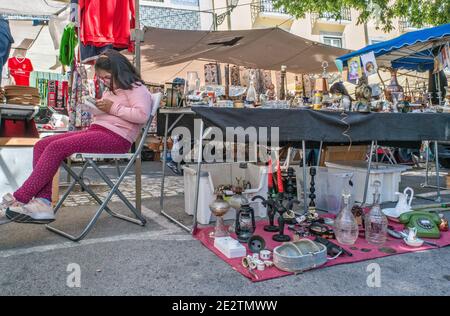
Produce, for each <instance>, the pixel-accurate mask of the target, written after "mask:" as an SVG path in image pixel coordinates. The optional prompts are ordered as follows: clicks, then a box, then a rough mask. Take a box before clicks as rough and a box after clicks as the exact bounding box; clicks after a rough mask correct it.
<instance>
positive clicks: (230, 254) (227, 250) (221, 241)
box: [214, 237, 247, 259]
mask: <svg viewBox="0 0 450 316" xmlns="http://www.w3.org/2000/svg"><path fill="white" fill-rule="evenodd" d="M214 247H216V249H218V250H219V251H220V252H221V253H223V254H224V255H225V256H226V257H227V258H228V259H233V258H240V257H245V255H246V254H247V250H246V249H245V247H244V246H243V245H241V243H240V242H239V241H237V240H236V239H233V238H231V237H220V238H215V239H214Z"/></svg>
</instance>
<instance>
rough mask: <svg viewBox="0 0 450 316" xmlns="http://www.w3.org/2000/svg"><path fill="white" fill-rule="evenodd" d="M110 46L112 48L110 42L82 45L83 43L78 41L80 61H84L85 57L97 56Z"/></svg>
mask: <svg viewBox="0 0 450 316" xmlns="http://www.w3.org/2000/svg"><path fill="white" fill-rule="evenodd" d="M110 48H113V45H112V44H108V45H105V46H98V47H97V46H93V45H84V44H83V43H80V59H81V61H82V62H85V61H86V59H88V58H92V57H95V56H98V55H100V54H102V53H103V52H104V51H106V50H107V49H110Z"/></svg>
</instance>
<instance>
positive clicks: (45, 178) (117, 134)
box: [0, 50, 152, 224]
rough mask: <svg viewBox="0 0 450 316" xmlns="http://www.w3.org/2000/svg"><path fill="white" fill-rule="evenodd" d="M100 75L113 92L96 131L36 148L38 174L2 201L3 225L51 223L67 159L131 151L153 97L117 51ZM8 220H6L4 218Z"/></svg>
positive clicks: (101, 62)
mask: <svg viewBox="0 0 450 316" xmlns="http://www.w3.org/2000/svg"><path fill="white" fill-rule="evenodd" d="M95 72H96V75H97V77H98V78H99V79H100V80H102V81H103V82H104V84H105V87H107V88H108V91H106V92H105V93H104V94H103V97H102V98H101V99H100V100H97V102H96V106H97V108H99V109H100V110H101V111H103V112H104V113H102V114H100V115H96V116H95V118H94V122H93V123H92V125H91V127H89V128H88V129H87V130H83V131H75V132H68V133H65V134H63V135H55V136H50V137H47V138H44V139H42V140H40V141H39V142H38V143H37V144H36V145H35V147H34V152H33V172H32V173H31V175H30V177H29V178H28V179H27V180H26V181H25V182H24V183H23V185H22V186H21V187H20V188H19V189H18V190H17V191H16V192H14V193H13V194H11V193H8V194H6V195H5V196H4V197H3V201H2V202H1V203H0V222H2V220H3V221H4V220H6V218H7V219H9V220H12V221H14V222H19V223H36V224H47V223H50V222H52V221H54V219H55V215H54V212H53V208H52V206H51V196H52V180H53V177H54V176H55V174H56V173H57V171H58V169H59V167H60V165H61V163H62V162H63V161H64V159H66V158H68V157H70V156H71V155H72V154H74V153H93V154H95V153H102V154H123V153H127V152H128V151H129V150H130V148H131V145H132V143H133V142H134V141H135V140H136V138H137V137H138V135H139V133H140V130H141V128H142V126H143V125H144V124H145V123H146V122H147V120H148V118H149V117H150V114H151V111H152V99H151V94H150V92H149V91H148V90H147V88H146V87H145V85H144V84H143V83H144V82H143V80H142V79H141V78H140V76H139V75H138V73H137V72H136V69H135V68H134V67H133V65H132V64H131V63H130V62H129V61H128V59H127V58H126V57H125V56H123V55H121V54H120V53H118V52H116V51H114V50H108V51H106V52H105V53H104V54H102V55H100V57H99V58H98V59H97V61H96V64H95ZM5 217H6V218H5Z"/></svg>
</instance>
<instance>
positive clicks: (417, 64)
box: [337, 24, 450, 72]
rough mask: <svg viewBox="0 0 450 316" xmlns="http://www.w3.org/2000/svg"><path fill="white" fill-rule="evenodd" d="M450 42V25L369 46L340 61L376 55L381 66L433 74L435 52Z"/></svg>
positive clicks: (344, 56) (345, 63) (344, 63)
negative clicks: (371, 54)
mask: <svg viewBox="0 0 450 316" xmlns="http://www.w3.org/2000/svg"><path fill="white" fill-rule="evenodd" d="M449 39H450V24H443V25H439V26H436V27H432V28H427V29H423V30H418V31H414V32H409V33H405V34H403V35H401V36H399V37H396V38H393V39H391V40H388V41H385V42H381V43H377V44H373V45H369V46H366V47H364V48H362V49H360V50H357V51H354V52H351V53H349V54H345V55H343V56H341V57H338V58H337V60H340V61H342V63H343V65H344V66H346V65H347V61H348V60H349V59H351V58H352V57H356V56H361V55H363V54H366V53H369V52H373V53H374V54H375V57H376V59H377V64H378V66H381V67H388V68H390V67H392V68H395V69H406V70H415V71H419V72H423V71H427V70H432V69H433V67H434V56H435V53H434V52H433V48H434V47H437V46H439V45H441V44H445V43H446V42H448V41H449Z"/></svg>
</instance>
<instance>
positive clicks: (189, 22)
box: [140, 0, 213, 30]
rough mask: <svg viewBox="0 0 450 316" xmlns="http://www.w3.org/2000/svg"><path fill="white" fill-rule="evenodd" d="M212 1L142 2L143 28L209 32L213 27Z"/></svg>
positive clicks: (156, 0)
mask: <svg viewBox="0 0 450 316" xmlns="http://www.w3.org/2000/svg"><path fill="white" fill-rule="evenodd" d="M210 3H211V0H142V1H140V19H141V26H151V27H159V28H167V29H177V30H209V29H211V27H212V25H213V12H212V10H211V7H210V5H209V4H210Z"/></svg>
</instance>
